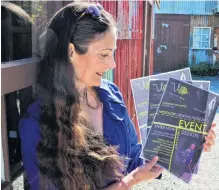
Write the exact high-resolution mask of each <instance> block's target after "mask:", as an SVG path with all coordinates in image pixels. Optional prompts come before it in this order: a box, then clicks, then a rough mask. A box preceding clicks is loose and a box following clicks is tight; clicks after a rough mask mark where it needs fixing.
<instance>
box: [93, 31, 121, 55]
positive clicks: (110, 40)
mask: <svg viewBox="0 0 219 190" xmlns="http://www.w3.org/2000/svg"><path fill="white" fill-rule="evenodd" d="M116 40H117V37H116V31H115V30H110V31H109V32H107V33H106V34H105V35H104V36H102V37H101V38H100V39H99V40H97V41H94V42H92V43H91V44H90V45H89V49H90V50H91V51H102V50H107V49H111V50H115V49H116Z"/></svg>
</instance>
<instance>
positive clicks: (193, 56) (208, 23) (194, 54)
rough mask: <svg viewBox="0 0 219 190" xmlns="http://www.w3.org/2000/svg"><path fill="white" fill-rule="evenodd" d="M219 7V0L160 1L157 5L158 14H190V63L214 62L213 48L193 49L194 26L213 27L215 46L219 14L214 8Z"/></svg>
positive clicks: (156, 11)
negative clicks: (158, 5)
mask: <svg viewBox="0 0 219 190" xmlns="http://www.w3.org/2000/svg"><path fill="white" fill-rule="evenodd" d="M215 8H219V0H206V1H195V0H190V1H183V0H180V1H179V0H175V1H166V0H163V1H162V0H161V1H160V9H158V8H157V7H155V13H156V14H180V15H190V16H191V21H190V34H189V35H190V36H189V52H188V54H189V55H188V63H189V64H192V63H196V64H199V63H201V62H206V63H213V50H212V49H209V50H206V49H192V46H193V28H194V27H211V48H212V47H213V35H214V28H215V27H219V16H215V15H214V14H213V9H215Z"/></svg>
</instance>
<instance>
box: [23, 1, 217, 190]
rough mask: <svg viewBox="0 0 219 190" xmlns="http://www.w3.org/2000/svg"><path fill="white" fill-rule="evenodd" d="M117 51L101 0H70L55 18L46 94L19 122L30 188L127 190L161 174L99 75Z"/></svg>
mask: <svg viewBox="0 0 219 190" xmlns="http://www.w3.org/2000/svg"><path fill="white" fill-rule="evenodd" d="M115 50H116V26H115V22H114V21H113V18H112V17H111V15H110V14H109V13H107V12H106V11H105V10H103V9H102V8H101V7H99V6H96V5H94V4H88V3H80V4H77V3H72V4H70V5H68V6H66V7H64V8H63V9H62V10H60V11H59V12H58V13H57V14H56V15H55V16H54V18H53V19H52V20H51V22H50V24H49V26H48V30H47V38H46V45H45V53H44V56H43V60H42V62H41V68H40V70H41V71H40V85H41V87H42V89H41V96H40V97H39V99H38V100H37V101H35V102H34V103H33V104H31V105H30V107H29V109H28V112H27V115H26V116H25V117H24V118H23V119H22V120H21V121H20V135H21V139H22V154H23V162H24V167H25V170H26V172H27V175H28V179H29V182H30V185H31V189H65V190H66V189H67V190H68V189H69V190H70V189H76V190H78V189H105V190H114V189H118V190H119V189H120V190H126V189H129V188H131V187H132V186H133V185H135V184H137V183H139V182H141V181H142V180H150V179H154V178H157V177H158V176H159V175H160V174H161V173H162V171H163V169H162V168H161V167H158V166H156V162H157V159H158V158H157V157H155V158H153V159H152V160H151V161H150V162H148V163H147V164H144V165H143V160H142V159H140V158H139V155H140V152H141V145H140V144H138V141H137V135H136V132H135V129H134V127H133V124H132V122H131V120H130V118H129V116H128V113H127V110H126V107H125V105H124V102H123V99H122V96H121V93H120V91H119V90H118V88H117V87H116V86H115V85H114V84H113V83H111V82H109V81H107V80H102V79H101V77H102V75H103V74H104V73H105V72H106V71H107V70H108V69H113V68H115V62H114V56H113V55H114V51H115ZM211 135H213V136H214V133H213V132H211ZM209 143H210V144H208V145H207V144H206V147H207V146H208V147H207V148H209V147H211V146H212V144H213V143H214V138H213V137H211V138H210V139H209ZM127 173H128V175H126V174H127Z"/></svg>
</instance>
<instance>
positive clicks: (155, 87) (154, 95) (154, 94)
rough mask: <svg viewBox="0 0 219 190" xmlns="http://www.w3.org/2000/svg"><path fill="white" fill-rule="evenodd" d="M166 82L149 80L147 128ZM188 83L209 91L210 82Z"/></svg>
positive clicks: (194, 81) (152, 118) (197, 81)
mask: <svg viewBox="0 0 219 190" xmlns="http://www.w3.org/2000/svg"><path fill="white" fill-rule="evenodd" d="M167 82H168V81H167V80H161V79H150V85H149V100H148V121H147V126H148V127H150V126H151V124H152V122H153V120H154V116H155V114H156V112H157V108H158V107H159V104H160V101H161V98H162V96H163V93H164V91H165V89H166V85H167ZM188 83H191V84H192V85H194V86H196V87H199V88H202V89H205V90H209V88H210V81H199V80H192V82H190V81H188ZM144 142H145V141H144Z"/></svg>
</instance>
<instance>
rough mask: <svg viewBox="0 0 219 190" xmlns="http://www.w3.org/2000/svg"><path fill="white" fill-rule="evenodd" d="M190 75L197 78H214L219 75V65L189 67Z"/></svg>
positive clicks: (204, 64) (194, 65)
mask: <svg viewBox="0 0 219 190" xmlns="http://www.w3.org/2000/svg"><path fill="white" fill-rule="evenodd" d="M190 69H191V73H192V75H197V76H216V75H218V74H219V63H215V64H209V63H200V64H193V65H191V66H190Z"/></svg>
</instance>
